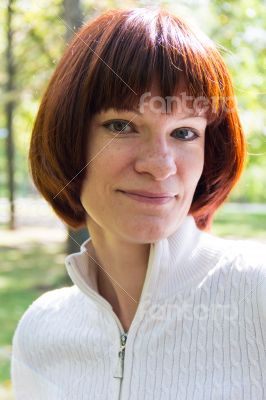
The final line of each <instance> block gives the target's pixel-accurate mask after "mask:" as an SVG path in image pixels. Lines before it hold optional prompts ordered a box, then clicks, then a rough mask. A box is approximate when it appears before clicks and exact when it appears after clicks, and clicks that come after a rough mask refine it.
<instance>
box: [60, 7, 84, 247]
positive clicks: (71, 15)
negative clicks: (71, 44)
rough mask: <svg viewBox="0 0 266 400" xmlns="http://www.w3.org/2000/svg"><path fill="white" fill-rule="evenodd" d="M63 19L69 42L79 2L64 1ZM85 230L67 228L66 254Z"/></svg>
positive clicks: (79, 21)
mask: <svg viewBox="0 0 266 400" xmlns="http://www.w3.org/2000/svg"><path fill="white" fill-rule="evenodd" d="M64 19H65V24H66V41H67V42H68V41H69V40H71V38H72V36H73V35H74V33H75V31H76V30H78V29H79V28H80V26H81V25H82V13H81V8H80V1H79V0H64ZM88 236H89V235H88V230H87V229H86V228H84V229H80V230H78V231H74V230H72V229H70V228H68V238H67V244H66V252H67V254H71V253H76V252H78V251H79V250H80V245H81V243H82V242H84V240H86V239H87V238H88Z"/></svg>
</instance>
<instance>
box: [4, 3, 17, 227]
mask: <svg viewBox="0 0 266 400" xmlns="http://www.w3.org/2000/svg"><path fill="white" fill-rule="evenodd" d="M13 4H14V1H13V0H8V4H7V19H6V33H7V46H6V77H7V81H6V103H5V112H6V127H7V141H6V156H7V186H8V200H9V220H8V227H9V229H15V203H14V197H15V193H14V192H15V182H14V145H13V115H14V109H15V96H14V79H15V65H14V57H13V35H14V32H13V28H12V20H13V12H14V11H13Z"/></svg>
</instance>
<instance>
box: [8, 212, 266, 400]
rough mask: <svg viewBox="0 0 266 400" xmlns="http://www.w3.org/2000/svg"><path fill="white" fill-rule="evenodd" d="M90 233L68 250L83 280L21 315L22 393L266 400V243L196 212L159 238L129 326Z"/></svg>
mask: <svg viewBox="0 0 266 400" xmlns="http://www.w3.org/2000/svg"><path fill="white" fill-rule="evenodd" d="M89 240H90V239H89ZM89 240H88V241H86V242H84V243H83V245H82V247H81V252H79V253H75V254H72V255H70V256H68V257H66V267H67V270H68V273H69V275H70V277H71V279H72V281H73V282H74V286H72V287H65V288H62V289H58V290H53V291H50V292H47V293H45V294H44V295H42V296H41V297H39V298H38V299H37V300H36V301H35V302H34V303H33V304H32V305H31V306H30V307H29V309H28V310H27V311H26V313H25V314H24V315H23V317H22V319H21V320H20V322H19V324H18V327H17V329H16V332H15V335H14V339H13V357H12V369H11V373H12V382H13V387H14V393H15V399H17V400H83V399H86V400H97V399H98V400H185V399H188V400H192V399H195V400H200V399H204V400H205V399H206V400H207V399H212V400H220V399H223V400H242V399H245V400H251V399H252V400H255V399H261V400H262V399H266V352H265V349H266V297H265V289H266V279H265V277H266V250H265V246H264V245H262V244H259V243H256V242H252V241H244V240H240V241H234V240H225V239H221V238H217V237H215V236H213V235H211V234H207V233H204V232H202V231H200V230H199V229H198V228H197V227H196V224H195V222H194V219H193V218H192V217H191V216H189V217H187V218H186V219H185V221H184V222H183V224H182V225H181V227H180V228H179V229H178V231H177V232H175V233H174V234H173V235H171V236H170V237H168V238H167V239H164V240H160V241H158V242H155V243H153V244H152V245H151V248H150V257H149V263H148V269H147V274H146V278H145V283H144V287H143V291H142V294H141V299H140V303H139V305H138V309H137V312H136V315H135V317H134V320H133V322H132V324H131V326H130V329H129V332H128V333H127V335H126V334H125V332H123V328H122V325H121V323H120V321H119V319H118V317H117V316H116V314H115V313H114V312H113V310H112V307H111V305H110V303H109V302H108V301H107V300H105V299H104V298H103V297H102V296H101V295H99V293H98V291H97V281H96V279H95V269H94V268H93V267H92V265H91V264H90V262H89V260H90V258H89V256H88V253H87V251H86V244H87V243H88V242H89ZM123 356H124V360H123Z"/></svg>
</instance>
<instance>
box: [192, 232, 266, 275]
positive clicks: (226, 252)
mask: <svg viewBox="0 0 266 400" xmlns="http://www.w3.org/2000/svg"><path fill="white" fill-rule="evenodd" d="M200 247H201V249H203V251H204V252H206V253H207V254H208V255H209V258H210V259H212V260H213V262H211V264H213V265H214V269H215V270H223V272H226V271H227V272H228V273H229V272H230V271H231V272H233V270H234V271H235V272H238V273H249V274H253V273H257V272H258V273H259V274H262V275H266V243H262V242H259V241H257V240H254V239H236V238H222V237H219V236H216V235H214V234H211V233H204V235H202V240H201V244H200Z"/></svg>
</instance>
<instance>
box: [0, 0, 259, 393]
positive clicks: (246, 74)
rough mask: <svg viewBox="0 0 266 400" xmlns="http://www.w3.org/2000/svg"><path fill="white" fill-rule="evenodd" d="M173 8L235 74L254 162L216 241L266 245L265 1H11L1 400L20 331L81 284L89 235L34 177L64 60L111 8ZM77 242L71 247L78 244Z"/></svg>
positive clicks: (1, 152)
mask: <svg viewBox="0 0 266 400" xmlns="http://www.w3.org/2000/svg"><path fill="white" fill-rule="evenodd" d="M159 5H161V6H163V7H165V8H167V9H169V10H170V11H173V12H176V13H177V14H179V15H181V16H184V17H186V18H188V20H190V21H191V22H192V23H194V24H195V25H197V26H198V27H199V28H201V29H202V30H203V31H204V32H205V33H206V34H207V35H209V36H210V37H211V38H212V39H213V40H214V42H215V43H216V44H217V46H218V47H219V49H220V51H221V53H222V55H223V56H224V58H225V60H226V62H227V65H228V67H229V69H230V71H231V73H232V76H233V81H234V87H235V93H236V96H237V100H238V106H239V110H240V116H241V121H242V123H243V125H244V127H245V132H246V138H247V142H248V160H247V164H246V170H245V173H244V174H243V176H242V178H241V181H240V182H239V184H238V186H237V187H236V188H235V190H234V192H233V193H232V195H231V196H230V198H229V199H228V201H227V202H226V204H225V205H224V206H223V207H222V208H221V209H220V211H219V212H218V213H217V216H216V218H215V221H214V227H213V232H214V233H215V234H218V235H221V236H224V237H234V238H246V239H253V240H258V241H262V242H265V243H266V190H265V188H266V125H265V112H264V110H265V108H266V93H265V92H266V91H265V88H266V85H265V82H266V73H265V68H266V54H265V49H266V7H265V5H266V4H265V1H262V0H238V1H235V0H234V1H220V0H212V1H208V0H184V1H178V0H174V1H171V0H169V1H156V0H153V1H144V0H143V1H127V0H124V1H123V3H121V2H119V1H111V0H110V1H108V0H101V1H94V0H88V1H86V0H83V1H81V0H80V1H78V0H40V1H38V2H37V1H33V0H26V1H22V0H8V1H7V0H1V3H0V32H1V41H0V54H1V63H0V81H1V103H0V246H1V249H0V256H1V258H0V398H1V399H2V400H5V399H6V400H8V399H9V400H10V399H12V394H11V383H10V354H11V342H12V335H13V333H14V329H15V327H16V324H17V322H18V320H19V318H20V317H21V315H22V314H23V312H24V311H25V310H26V308H27V307H28V306H29V304H30V303H31V302H32V301H33V300H34V299H36V298H37V297H38V296H40V295H41V294H42V293H43V292H45V291H47V290H52V289H54V288H58V287H61V286H65V285H71V282H70V280H69V278H68V277H67V275H66V270H65V268H64V258H65V256H66V254H67V253H70V252H73V251H78V246H79V245H80V244H81V242H82V241H83V240H84V239H85V238H86V235H87V232H84V231H82V232H73V231H70V230H68V229H67V228H66V227H65V226H64V225H63V223H61V222H60V221H59V220H58V218H57V217H56V216H55V214H54V213H53V211H52V210H51V208H50V207H49V206H48V205H47V203H46V202H45V201H44V200H43V199H41V198H40V196H39V195H38V193H37V192H36V190H35V188H34V186H33V184H32V182H31V179H30V176H29V172H28V162H27V154H28V147H29V140H30V134H31V129H32V125H33V121H34V116H35V115H36V112H37V109H38V105H39V102H40V98H41V96H42V94H43V92H44V89H45V87H46V85H47V82H48V79H49V77H50V76H51V74H52V72H53V70H54V68H55V66H56V64H57V62H58V61H59V59H60V56H61V54H62V52H63V50H64V48H65V46H67V43H68V41H69V40H70V39H71V37H72V35H73V34H75V31H76V30H77V29H78V28H79V26H81V25H82V23H84V22H86V21H88V20H90V19H91V18H93V17H95V16H96V15H98V14H100V13H101V12H103V11H105V10H106V9H110V8H119V7H121V6H123V7H135V6H138V7H143V6H149V7H157V6H159ZM70 236H71V238H70Z"/></svg>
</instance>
